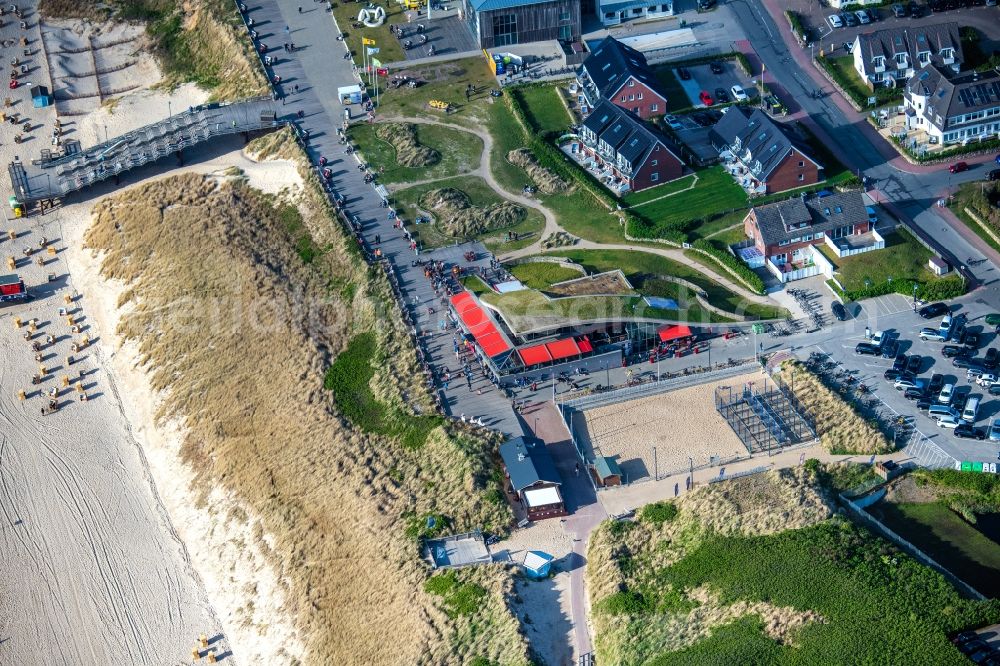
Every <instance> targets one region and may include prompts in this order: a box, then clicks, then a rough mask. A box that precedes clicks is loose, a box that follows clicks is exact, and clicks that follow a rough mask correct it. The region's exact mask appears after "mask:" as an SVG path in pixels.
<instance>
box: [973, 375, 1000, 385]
mask: <svg viewBox="0 0 1000 666" xmlns="http://www.w3.org/2000/svg"><path fill="white" fill-rule="evenodd" d="M997 382H1000V377H998V376H997V375H995V374H993V373H992V372H984V373H983V374H981V375H979V376H978V377H976V383H977V384H979V385H980V386H982V387H983V388H987V387H989V386H992V385H993V384H996V383H997Z"/></svg>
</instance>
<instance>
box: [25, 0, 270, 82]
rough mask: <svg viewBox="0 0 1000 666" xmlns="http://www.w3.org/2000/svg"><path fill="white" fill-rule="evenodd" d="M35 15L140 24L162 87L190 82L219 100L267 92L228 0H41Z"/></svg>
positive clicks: (236, 16)
mask: <svg viewBox="0 0 1000 666" xmlns="http://www.w3.org/2000/svg"><path fill="white" fill-rule="evenodd" d="M39 12H40V13H41V14H42V16H46V17H51V18H86V19H91V20H94V21H104V20H108V19H111V20H121V21H136V20H138V21H142V22H144V23H145V24H146V34H147V35H148V36H149V38H150V43H151V48H152V51H153V54H154V55H155V56H156V59H157V61H158V62H159V63H160V66H161V67H162V68H163V73H164V77H165V80H164V83H165V84H166V85H176V84H178V83H183V82H186V81H193V82H194V83H197V84H198V85H200V86H202V87H203V88H206V89H209V90H211V91H212V98H213V99H219V100H235V99H242V98H244V97H251V96H254V95H266V94H269V90H268V87H267V81H265V80H264V75H263V74H262V73H261V71H260V67H259V66H258V64H257V62H256V56H255V55H254V53H253V51H252V46H251V45H250V43H249V41H248V39H247V38H246V35H245V32H246V29H245V28H244V27H243V24H242V19H241V18H240V16H239V13H238V12H237V11H236V6H235V4H234V3H232V2H229V1H228V0H192V1H191V2H186V3H180V2H177V1H176V0H112V1H111V2H97V1H96V0H41V2H40V3H39Z"/></svg>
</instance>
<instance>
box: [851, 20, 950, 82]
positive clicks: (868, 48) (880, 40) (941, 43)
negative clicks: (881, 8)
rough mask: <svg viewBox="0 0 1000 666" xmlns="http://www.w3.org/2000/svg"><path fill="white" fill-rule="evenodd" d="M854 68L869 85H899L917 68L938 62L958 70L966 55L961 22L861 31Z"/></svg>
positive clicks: (853, 53)
mask: <svg viewBox="0 0 1000 666" xmlns="http://www.w3.org/2000/svg"><path fill="white" fill-rule="evenodd" d="M852 55H853V56H854V69H855V70H856V71H857V72H858V75H859V76H861V80H862V81H865V82H866V83H867V84H868V85H869V86H871V87H873V88H874V87H875V86H879V85H888V86H896V85H903V83H904V82H905V81H906V80H907V79H908V78H910V77H911V76H913V74H914V72H916V70H918V69H920V68H921V67H924V66H926V65H930V64H934V65H939V66H941V67H947V68H948V69H950V70H952V71H953V72H955V73H958V72H959V71H960V70H961V69H962V62H963V61H964V59H965V56H964V54H963V53H962V40H961V36H960V34H959V28H958V24H957V23H955V22H948V23H935V24H932V25H920V26H905V27H900V28H883V29H882V30H875V31H873V32H866V33H862V34H860V35H858V36H857V37H856V38H855V40H854V49H853V50H852Z"/></svg>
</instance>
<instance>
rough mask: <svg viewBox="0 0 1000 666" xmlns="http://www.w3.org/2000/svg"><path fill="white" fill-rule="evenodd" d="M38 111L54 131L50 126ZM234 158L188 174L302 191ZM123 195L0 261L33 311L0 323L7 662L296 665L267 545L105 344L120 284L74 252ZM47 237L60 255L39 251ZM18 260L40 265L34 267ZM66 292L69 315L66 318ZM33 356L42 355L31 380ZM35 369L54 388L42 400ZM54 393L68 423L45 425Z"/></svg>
mask: <svg viewBox="0 0 1000 666" xmlns="http://www.w3.org/2000/svg"><path fill="white" fill-rule="evenodd" d="M112 36H113V35H112ZM46 39H49V40H50V39H51V37H50V36H47V37H46ZM126 55H131V56H135V54H134V53H131V52H129V53H128V54H126ZM135 57H137V58H138V60H139V62H137V64H136V65H135V66H132V67H130V68H129V69H130V70H134V71H135V72H138V73H139V76H138V78H137V79H134V80H135V81H137V82H138V83H139V84H141V85H143V86H147V85H149V84H151V83H154V82H155V81H157V80H158V79H159V74H158V72H157V71H156V66H155V63H153V62H152V60H151V58H150V57H149V56H148V54H139V55H138V56H135ZM206 98H207V94H206V93H205V92H204V91H201V90H199V89H198V88H196V87H195V86H190V85H189V86H182V87H180V88H178V89H176V90H174V91H173V92H172V93H171V94H169V95H168V94H167V93H165V92H162V91H151V90H147V89H139V90H136V91H135V92H131V93H128V94H126V95H125V96H123V97H122V98H120V99H119V100H118V101H117V102H115V103H108V104H105V105H103V106H101V107H98V108H96V109H95V110H93V111H91V112H89V113H88V114H87V115H79V116H71V117H70V119H69V120H68V121H66V120H65V119H64V122H63V126H64V128H65V130H66V134H67V135H68V136H69V137H71V138H74V139H77V140H79V141H81V143H82V144H83V145H84V146H89V145H92V144H93V143H96V142H97V141H99V140H103V139H104V136H105V134H107V135H110V136H111V137H114V136H115V135H118V134H121V133H124V132H127V131H129V130H132V129H134V128H136V127H140V126H143V125H146V124H148V123H150V122H153V121H155V120H158V119H160V118H163V117H165V116H166V115H167V113H168V109H170V108H171V107H172V110H173V111H174V112H177V111H179V110H182V109H183V108H186V107H187V106H190V105H195V104H199V103H201V102H203V101H205V99H206ZM168 100H169V102H170V104H168ZM29 106H30V104H29ZM34 111H35V115H38V116H39V119H38V121H39V123H41V124H43V125H44V127H43V128H42V130H41V131H42V132H46V130H47V129H48V127H51V125H52V121H53V119H54V115H53V114H52V110H51V109H42V110H38V109H36V110H34ZM43 114H47V117H44V116H43ZM240 144H241V142H240V141H238V140H233V141H231V142H229V143H223V144H222V145H223V147H222V148H220V147H219V146H215V147H213V148H212V149H211V150H212V152H211V153H208V152H206V153H205V154H204V155H199V154H198V153H194V152H192V153H189V154H187V155H186V158H187V160H188V161H191V162H194V161H197V160H198V159H199V158H202V159H203V161H201V162H198V163H196V164H194V165H193V166H192V167H190V168H191V169H193V170H195V171H198V172H200V173H219V174H220V175H221V174H222V172H223V171H225V170H227V169H230V168H231V167H234V166H235V167H238V168H240V169H242V170H243V171H244V173H245V174H246V177H247V179H248V181H249V182H250V184H251V185H252V186H254V187H257V188H259V189H262V190H264V191H268V192H273V193H276V192H278V191H279V190H281V189H283V188H295V187H297V186H298V185H299V183H300V181H299V176H298V174H297V173H296V170H295V167H294V165H292V164H291V163H289V162H277V161H275V162H268V163H265V164H259V163H257V162H254V161H252V160H250V159H249V158H248V157H246V156H245V155H244V154H243V153H242V152H241V151H239V146H240ZM28 145H29V146H30V150H28V149H27V148H26V147H25V146H21V147H18V148H17V151H18V152H17V154H20V156H21V159H28V158H29V157H34V156H35V155H36V153H37V151H38V149H39V148H40V147H41V146H40V145H39V143H29V144H28ZM234 149H235V150H234ZM14 150H15V148H14V146H13V145H12V143H11V142H3V144H2V145H0V160H3V161H4V162H5V163H6V162H8V161H10V160H11V159H13V155H14V154H15V153H14ZM223 150H229V151H230V152H226V153H222V152H221V151H223ZM220 153H221V154H220ZM206 156H208V157H207V158H206ZM172 166H173V165H172V164H166V165H160V166H158V167H150V168H146V169H142V170H140V171H137V172H135V173H133V174H130V175H129V178H128V180H127V182H137V181H139V180H141V179H145V178H149V177H155V176H156V175H157V174H167V173H170V174H174V173H178V171H176V170H173V171H170V167H172ZM120 189H121V188H118V189H115V188H114V187H113V185H111V184H110V183H106V184H103V185H102V186H101V187H99V188H95V189H94V190H93V191H92V192H90V193H89V194H88V196H87V198H86V199H85V200H83V201H82V202H81V203H75V204H73V205H69V206H65V207H63V208H61V209H58V210H57V211H55V212H50V213H48V214H47V215H45V216H42V217H33V218H28V219H19V220H8V221H7V222H6V223H5V225H4V229H3V230H2V231H3V240H0V254H2V255H3V259H4V261H5V262H6V258H7V257H9V256H13V257H16V258H17V267H16V272H17V273H18V275H19V276H20V277H21V278H22V279H24V281H25V283H26V285H27V286H28V287H29V289H30V290H31V292H32V294H33V295H34V299H33V300H32V301H30V302H28V303H23V304H14V305H7V306H4V307H2V308H0V386H2V391H0V419H2V420H3V428H2V429H0V554H2V561H3V564H4V572H5V576H4V578H3V582H2V583H0V663H4V664H31V663H43V662H44V663H49V664H65V665H67V666H70V665H72V666H77V665H79V664H98V663H115V664H143V665H150V666H160V665H163V664H173V663H189V662H190V660H191V657H192V649H194V648H195V647H196V645H197V644H198V639H199V636H202V635H204V636H206V637H208V638H209V639H210V649H211V650H212V651H213V652H214V653H215V654H216V655H217V656H219V657H225V659H224V661H223V663H243V664H258V663H267V664H285V663H295V662H296V661H297V660H299V659H301V658H302V657H303V656H304V653H305V650H304V647H303V646H302V645H301V643H300V642H299V640H298V638H297V634H296V630H295V628H294V626H293V625H292V622H291V621H290V620H289V619H288V615H287V612H286V611H285V604H284V596H283V587H282V582H281V580H280V577H279V576H278V575H277V574H276V572H275V571H274V570H273V568H272V567H271V566H270V564H269V561H268V553H267V550H268V537H267V535H266V534H264V533H262V531H261V529H260V526H259V523H258V521H256V520H255V519H254V517H253V516H252V515H251V514H250V512H248V511H247V508H246V507H245V506H240V505H239V504H238V503H236V502H235V501H234V500H233V499H232V498H231V497H229V496H227V495H226V493H225V492H223V491H222V490H221V489H219V488H214V489H211V490H210V491H209V492H207V493H206V495H205V497H204V498H202V497H199V489H198V488H196V487H194V486H193V485H192V484H193V480H194V479H195V473H196V470H195V469H192V468H190V467H188V466H186V465H185V464H184V463H182V461H181V460H180V458H179V455H178V451H179V443H180V441H181V438H182V435H183V432H182V431H181V430H180V428H179V427H178V425H177V424H174V423H161V424H157V423H156V422H155V419H154V414H155V411H156V408H157V405H158V402H159V397H158V396H156V395H155V394H154V393H153V391H152V390H151V388H150V386H149V382H148V380H147V376H146V372H145V370H144V369H143V368H141V367H140V366H139V363H138V359H137V354H136V351H135V349H134V346H133V345H126V346H122V345H121V344H120V343H119V341H118V339H117V337H116V335H115V328H116V325H117V321H118V317H119V314H120V313H119V311H118V309H117V299H118V295H119V293H120V291H121V288H120V285H114V284H109V283H108V282H107V281H105V280H103V279H102V278H101V277H100V276H99V268H100V258H99V257H95V256H92V254H91V253H90V252H89V251H84V250H82V249H81V248H82V240H81V239H82V237H83V234H84V232H85V231H86V229H87V226H88V225H89V223H90V211H91V209H92V208H93V206H94V205H95V204H96V203H97V201H98V200H99V198H100V196H102V195H103V194H107V193H110V192H112V191H120ZM8 229H12V230H13V231H14V232H15V234H16V236H17V237H16V239H14V240H10V239H9V238H8V235H7V230H8ZM43 238H46V239H47V240H48V245H49V246H50V247H52V248H54V249H55V251H56V254H55V255H51V254H50V253H49V251H48V250H47V249H42V248H41V245H40V244H41V241H42V239H43ZM26 248H32V249H33V254H32V255H31V256H30V257H25V256H24V254H23V253H24V250H25V249H26ZM39 257H40V258H41V259H42V260H43V261H44V265H39V264H38V263H37V262H36V260H37V258H39ZM5 272H8V271H6V266H5ZM50 276H51V277H52V279H51V280H50ZM74 293H75V294H78V298H77V299H76V300H75V301H73V302H72V303H71V304H67V302H66V301H65V297H66V296H67V295H71V294H74ZM61 310H63V312H62V313H61ZM67 316H72V317H73V318H74V322H73V325H76V326H78V327H79V328H78V331H77V332H74V331H73V330H71V326H70V324H69V322H68V320H67ZM15 318H20V320H21V321H22V324H24V325H23V326H22V327H21V328H17V327H15ZM32 319H34V320H36V321H37V324H38V325H37V330H36V332H35V333H34V334H32V340H31V341H29V340H25V339H23V338H24V334H25V332H26V330H27V322H29V321H31V320H32ZM49 335H51V336H53V338H52V339H51V342H50V339H49V338H48V337H47V336H49ZM84 336H88V337H89V340H90V345H89V346H86V347H85V348H83V349H82V350H81V351H80V352H79V353H74V352H73V351H72V350H71V349H70V346H71V345H72V344H74V343H76V344H78V345H81V344H82V343H83V337H84ZM32 342H38V343H39V346H40V348H41V349H40V352H39V353H40V354H41V358H42V361H41V363H39V361H37V360H36V358H35V352H34V351H33V350H32V349H31V343H32ZM70 356H72V357H73V362H72V364H69V362H68V357H70ZM40 364H44V365H45V366H46V373H45V375H44V376H43V377H42V383H41V384H39V385H35V384H33V383H32V379H31V378H32V375H36V374H40V368H39V365H40ZM64 377H65V378H66V379H64ZM66 382H68V383H69V386H65V385H64V383H66ZM77 384H79V385H80V387H81V388H80V389H77V388H76V387H77ZM53 389H55V390H56V391H57V392H58V396H57V397H56V398H54V399H56V400H57V401H58V403H59V405H60V409H59V411H58V412H56V413H54V414H50V415H46V416H42V415H41V407H42V406H43V405H45V404H46V403H47V402H48V400H49V399H50V398H49V392H50V391H51V390H53ZM21 390H24V391H25V392H26V399H24V400H22V399H20V396H19V391H21ZM43 391H44V393H45V395H44V396H43V395H42V394H41V393H42V392H43ZM83 394H86V396H87V400H86V401H81V400H80V396H81V395H83ZM202 652H203V654H204V653H205V652H206V651H205V650H203V651H202Z"/></svg>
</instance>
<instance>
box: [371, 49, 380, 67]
mask: <svg viewBox="0 0 1000 666" xmlns="http://www.w3.org/2000/svg"><path fill="white" fill-rule="evenodd" d="M369 51H371V49H369ZM375 52H376V53H378V49H375ZM372 66H373V67H381V66H382V61H381V60H379V59H378V58H372Z"/></svg>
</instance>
